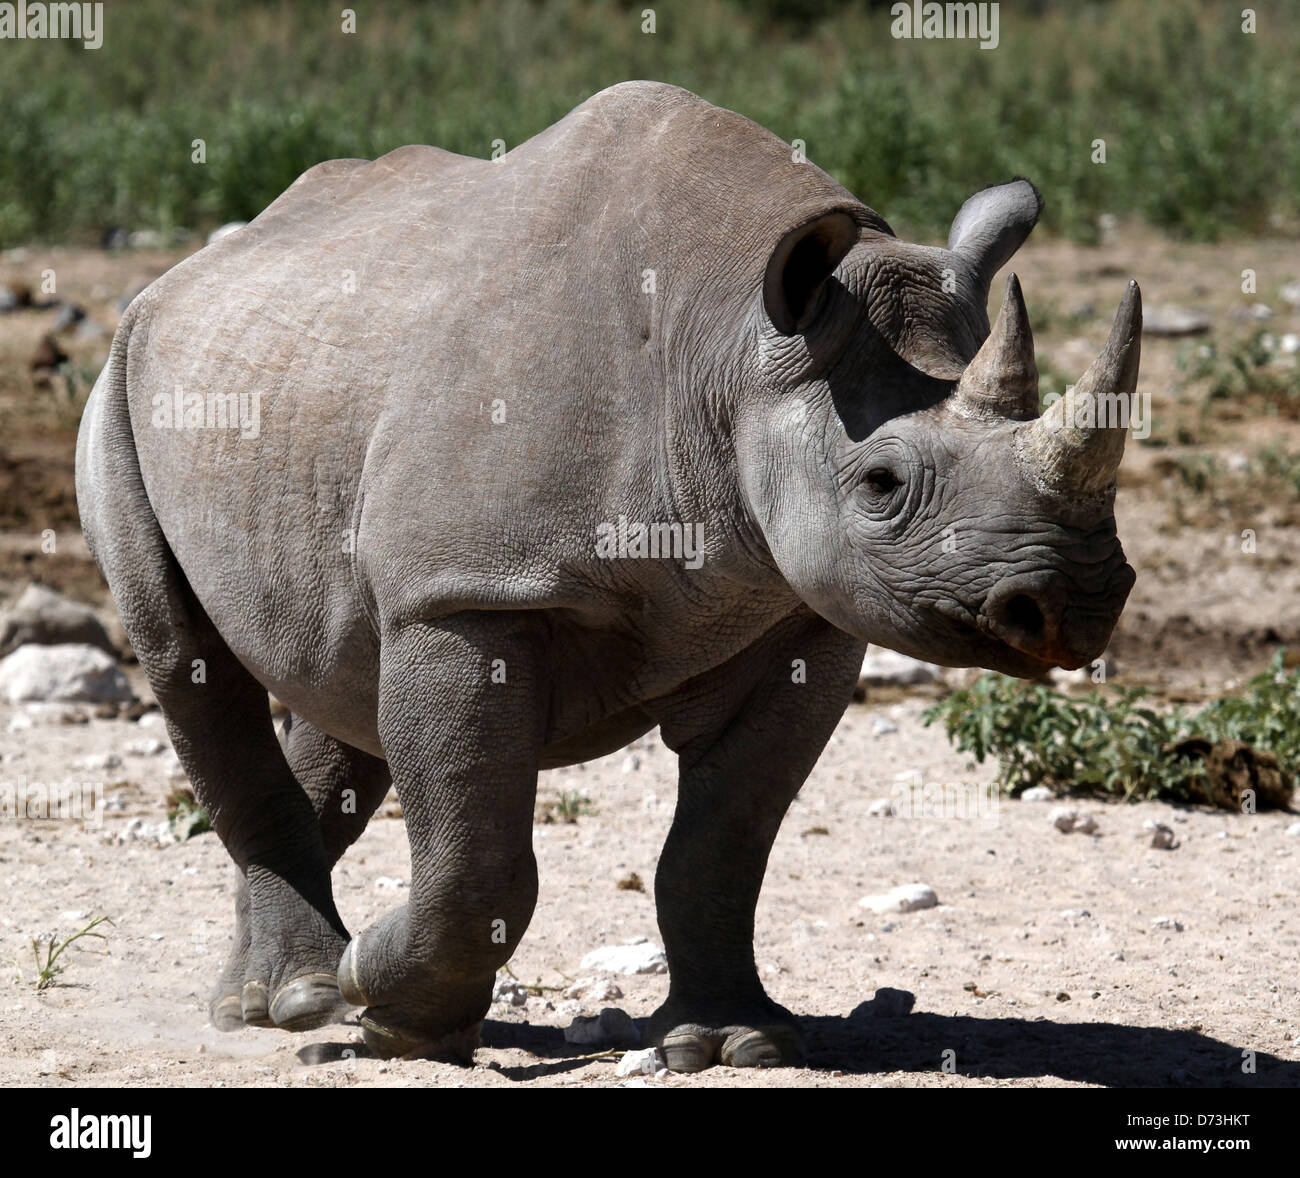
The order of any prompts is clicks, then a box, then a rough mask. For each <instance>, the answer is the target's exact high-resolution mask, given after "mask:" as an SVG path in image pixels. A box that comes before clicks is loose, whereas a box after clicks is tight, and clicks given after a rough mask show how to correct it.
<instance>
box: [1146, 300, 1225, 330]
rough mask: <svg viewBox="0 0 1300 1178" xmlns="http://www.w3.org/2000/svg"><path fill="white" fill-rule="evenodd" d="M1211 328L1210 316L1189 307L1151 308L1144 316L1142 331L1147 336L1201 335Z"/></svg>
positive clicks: (1167, 306) (1168, 306)
mask: <svg viewBox="0 0 1300 1178" xmlns="http://www.w3.org/2000/svg"><path fill="white" fill-rule="evenodd" d="M1211 326H1212V321H1211V319H1210V317H1209V315H1207V314H1206V313H1205V312H1204V311H1194V310H1192V309H1191V308H1188V307H1175V306H1171V305H1165V306H1157V307H1150V308H1148V309H1147V311H1146V312H1145V313H1144V314H1143V316H1142V330H1143V332H1145V333H1146V334H1147V335H1163V336H1179V335H1201V334H1203V333H1204V332H1207V331H1209V330H1210V327H1211Z"/></svg>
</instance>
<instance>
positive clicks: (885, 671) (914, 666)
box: [858, 646, 943, 687]
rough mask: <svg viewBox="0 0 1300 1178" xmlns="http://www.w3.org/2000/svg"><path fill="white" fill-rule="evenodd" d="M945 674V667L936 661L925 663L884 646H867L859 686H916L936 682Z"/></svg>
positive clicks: (859, 676)
mask: <svg viewBox="0 0 1300 1178" xmlns="http://www.w3.org/2000/svg"><path fill="white" fill-rule="evenodd" d="M942 674H943V668H942V667H939V666H936V665H935V664H934V663H923V662H921V661H920V659H914V658H909V657H908V656H907V655H905V654H899V653H898V652H897V651H894V650H887V649H885V647H883V646H872V647H868V648H867V655H866V658H864V659H863V660H862V671H861V673H860V674H859V675H858V686H859V687H915V686H917V685H918V684H921V683H934V682H935V681H936V680H937V679H939V678H940V677H941V676H942Z"/></svg>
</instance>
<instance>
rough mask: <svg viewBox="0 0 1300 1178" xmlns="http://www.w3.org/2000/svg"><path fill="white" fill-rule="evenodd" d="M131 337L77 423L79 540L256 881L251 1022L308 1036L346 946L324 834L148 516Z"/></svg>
mask: <svg viewBox="0 0 1300 1178" xmlns="http://www.w3.org/2000/svg"><path fill="white" fill-rule="evenodd" d="M127 334H129V325H128V324H127V323H126V322H125V321H124V326H123V329H121V330H119V333H118V337H117V338H116V339H115V341H114V346H113V353H112V356H111V357H110V362H109V364H108V365H107V366H106V367H105V369H104V372H103V373H102V374H101V376H100V379H99V381H98V382H97V383H96V386H95V389H94V390H93V392H92V395H91V399H90V402H89V403H88V404H87V409H86V413H85V415H84V417H83V421H82V427H81V435H80V437H79V440H78V454H77V501H78V506H79V508H80V511H81V518H82V526H83V530H84V531H85V534H86V540H87V542H88V544H89V546H90V550H91V552H92V553H93V555H94V557H95V560H96V561H97V563H98V564H99V567H100V569H101V571H102V572H103V574H104V577H105V579H106V580H107V582H108V586H109V589H110V590H111V591H112V594H113V597H114V599H115V601H116V603H117V607H118V611H119V613H120V615H121V619H122V625H123V628H124V629H125V630H126V633H127V635H128V636H129V637H130V639H131V644H132V646H133V647H134V649H135V651H136V654H137V656H138V657H139V660H140V664H141V666H142V667H143V668H144V671H145V673H146V675H147V676H148V678H149V682H150V685H151V686H152V687H153V690H154V693H155V695H156V696H157V698H158V702H159V704H160V706H161V707H162V710H163V714H164V716H165V718H166V720H167V729H168V732H169V734H170V736H171V740H172V744H173V746H174V747H175V749H176V753H177V755H178V756H179V757H180V760H181V764H182V765H183V766H184V768H185V770H186V772H187V774H188V775H189V778H190V781H191V783H192V784H193V786H194V791H195V794H196V795H197V796H198V799H199V801H200V802H201V803H202V804H203V806H204V807H205V808H206V809H207V811H208V814H209V815H210V817H211V819H212V824H213V827H214V828H215V830H216V832H217V834H218V836H219V837H220V839H221V841H222V843H223V844H224V845H225V847H226V850H227V851H229V852H230V855H231V857H232V858H233V859H234V860H235V863H236V865H237V866H238V867H239V868H240V870H241V871H242V872H243V873H244V875H245V876H246V878H247V881H248V921H247V926H248V945H247V947H246V948H243V947H241V946H238V945H237V946H236V964H240V963H242V965H243V969H244V977H243V982H242V985H241V988H240V1010H241V1015H242V1017H243V1020H244V1022H245V1023H249V1022H261V1021H265V1018H266V1017H268V1016H269V1018H270V1020H271V1021H273V1022H276V1023H277V1024H278V1025H283V1026H291V1027H293V1028H294V1029H300V1028H302V1029H305V1027H306V1026H307V1025H308V1024H309V1023H313V1022H317V1021H327V1020H328V1019H330V1018H333V1017H336V1012H337V1010H338V1009H339V1005H340V1004H339V1002H338V997H337V992H336V988H335V983H334V982H333V981H332V980H331V979H332V978H334V977H335V975H336V969H337V964H338V960H339V956H340V954H341V953H342V951H343V949H344V947H345V946H346V945H347V942H348V934H347V930H346V929H345V928H344V926H343V922H342V921H341V919H340V918H339V915H338V911H337V909H336V908H335V906H334V900H333V896H332V894H331V891H330V878H329V863H328V861H327V858H326V852H325V844H324V839H323V836H322V831H321V825H320V823H319V822H318V821H317V819H316V815H315V813H314V811H313V809H312V803H311V800H310V799H309V798H308V796H307V794H306V792H305V791H304V790H303V788H302V786H300V785H299V784H298V782H297V781H296V780H295V778H294V776H293V773H292V772H291V771H290V768H289V765H288V763H287V761H286V760H285V756H284V752H283V751H282V750H281V748H280V745H279V743H278V741H277V740H276V736H275V729H274V726H273V724H272V720H271V713H270V708H269V706H268V701H267V696H266V691H265V689H264V688H263V687H262V686H261V685H260V684H259V683H258V682H257V681H256V680H255V679H254V678H253V676H252V675H251V674H250V673H249V672H248V671H247V670H246V669H245V668H244V667H243V666H242V665H241V664H240V662H239V660H238V659H237V658H236V657H235V655H234V654H233V653H232V652H231V650H230V648H229V647H228V646H227V644H226V642H225V641H224V640H223V638H222V637H221V635H220V634H219V633H218V632H217V629H216V627H215V626H214V625H213V623H212V621H211V619H210V618H209V617H208V616H207V614H206V613H205V611H204V609H203V607H202V605H201V604H200V603H199V601H198V599H197V598H196V597H195V595H194V593H193V591H192V590H191V588H190V586H189V583H188V581H187V580H186V577H185V575H184V573H183V572H182V570H181V568H180V566H179V564H178V563H177V561H176V558H175V556H174V555H173V553H172V551H171V549H170V547H169V546H168V544H167V540H166V538H165V536H164V535H163V533H162V529H161V528H160V527H159V525H158V521H157V519H156V518H155V516H154V513H153V508H152V506H151V505H150V502H149V498H148V495H147V494H146V491H145V487H144V480H143V478H142V476H141V472H140V466H139V459H138V455H137V452H136V447H135V439H134V436H133V434H132V429H131V421H130V418H129V414H128V412H127V399H126V354H125V353H126V337H127ZM200 667H202V669H203V673H202V674H199V673H198V669H199V668H200ZM241 950H242V951H241ZM331 990H334V991H335V992H334V995H333V997H332V998H331V994H330V991H331ZM230 998H231V995H230V994H223V995H219V996H218V1002H217V1003H215V1004H214V1005H215V1006H216V1009H214V1010H213V1012H212V1013H213V1015H214V1018H215V1019H216V1021H217V1022H218V1023H219V1024H228V1023H229V1022H230V1021H231V1020H232V1019H233V1003H232V1002H231V1001H230Z"/></svg>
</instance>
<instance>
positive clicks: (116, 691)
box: [0, 643, 135, 704]
mask: <svg viewBox="0 0 1300 1178" xmlns="http://www.w3.org/2000/svg"><path fill="white" fill-rule="evenodd" d="M134 698H135V694H134V693H133V692H132V691H131V685H130V684H129V683H128V682H127V679H126V676H125V675H123V674H122V672H121V670H120V669H119V667H118V665H117V662H116V660H114V659H113V658H112V657H111V656H109V655H107V654H105V653H104V652H103V651H102V650H100V649H99V648H98V647H95V646H87V645H85V644H78V643H66V644H64V645H60V646H36V645H33V644H31V643H28V644H27V645H26V646H20V647H19V648H18V649H17V650H15V651H14V652H13V653H12V654H10V655H6V656H5V657H4V658H3V659H0V699H3V700H5V701H7V702H8V703H11V704H16V703H22V702H23V701H24V700H85V701H87V702H90V703H107V702H110V701H115V700H132V699H134Z"/></svg>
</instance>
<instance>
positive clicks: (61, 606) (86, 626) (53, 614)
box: [0, 584, 117, 657]
mask: <svg viewBox="0 0 1300 1178" xmlns="http://www.w3.org/2000/svg"><path fill="white" fill-rule="evenodd" d="M27 644H35V645H38V646H56V645H65V644H72V645H84V646H94V647H98V648H99V649H100V650H102V651H103V652H104V653H105V654H107V655H110V656H112V657H116V656H117V649H116V648H115V647H114V646H113V643H112V642H111V641H110V640H109V637H108V633H107V631H106V630H105V629H104V625H103V623H102V622H101V621H100V620H99V618H97V617H96V616H95V611H94V610H93V609H91V608H90V606H88V605H83V604H82V603H81V602H79V601H69V600H68V598H66V597H64V596H62V595H61V594H58V593H55V592H54V590H52V589H47V588H46V587H45V586H44V585H35V584H32V585H28V586H27V588H26V589H24V590H23V591H22V594H21V595H20V596H19V598H18V600H17V601H15V602H14V604H13V605H12V606H10V607H9V608H8V609H7V610H5V611H4V613H3V614H0V653H5V654H7V653H8V652H9V651H11V650H14V649H16V648H17V647H19V646H24V645H27Z"/></svg>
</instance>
